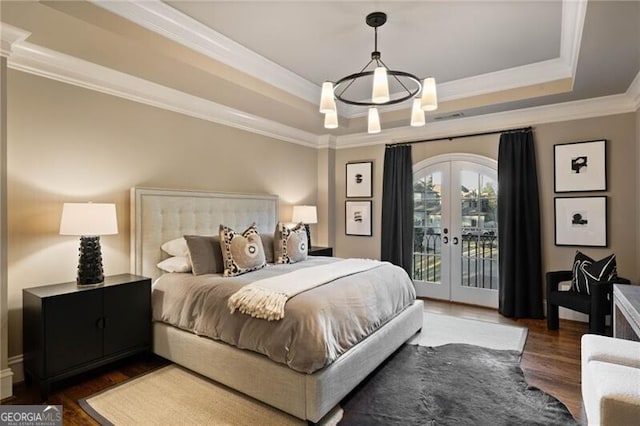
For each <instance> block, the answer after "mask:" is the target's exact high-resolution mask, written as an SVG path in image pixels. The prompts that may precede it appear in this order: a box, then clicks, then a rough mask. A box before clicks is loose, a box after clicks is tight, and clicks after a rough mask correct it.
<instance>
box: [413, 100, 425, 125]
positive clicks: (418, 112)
mask: <svg viewBox="0 0 640 426" xmlns="http://www.w3.org/2000/svg"><path fill="white" fill-rule="evenodd" d="M411 125H412V126H413V127H420V126H424V110H423V109H422V103H421V101H420V99H417V98H416V99H414V100H413V107H412V108H411Z"/></svg>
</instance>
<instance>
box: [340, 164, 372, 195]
mask: <svg viewBox="0 0 640 426" xmlns="http://www.w3.org/2000/svg"><path fill="white" fill-rule="evenodd" d="M372 170H373V161H364V162H360V163H347V174H346V184H347V188H346V192H347V198H356V197H360V198H367V197H372V196H373V179H372V174H371V173H372Z"/></svg>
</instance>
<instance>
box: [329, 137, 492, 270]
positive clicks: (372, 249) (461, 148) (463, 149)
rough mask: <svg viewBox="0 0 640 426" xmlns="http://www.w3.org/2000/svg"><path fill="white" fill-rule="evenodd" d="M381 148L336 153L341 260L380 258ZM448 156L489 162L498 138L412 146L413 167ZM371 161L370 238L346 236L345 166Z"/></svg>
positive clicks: (339, 253)
mask: <svg viewBox="0 0 640 426" xmlns="http://www.w3.org/2000/svg"><path fill="white" fill-rule="evenodd" d="M384 151H385V147H384V145H375V146H368V147H362V148H350V149H339V150H337V151H336V237H335V240H336V253H337V254H336V255H337V256H341V257H350V256H355V257H370V258H374V259H379V258H380V230H381V227H380V224H381V220H382V172H383V167H384ZM449 153H471V154H477V155H483V156H485V157H489V158H492V159H497V157H498V136H497V135H495V136H479V137H474V138H465V139H455V140H453V141H448V140H446V141H435V142H428V143H422V144H415V145H413V149H412V159H413V164H416V163H418V162H420V161H422V160H424V159H427V158H430V157H433V156H436V155H441V154H449ZM369 160H372V161H373V174H374V180H373V198H372V200H373V211H374V216H373V236H371V237H360V236H357V237H356V236H347V235H345V224H344V221H345V218H344V216H345V200H346V196H345V183H344V182H345V175H346V163H348V162H354V161H369Z"/></svg>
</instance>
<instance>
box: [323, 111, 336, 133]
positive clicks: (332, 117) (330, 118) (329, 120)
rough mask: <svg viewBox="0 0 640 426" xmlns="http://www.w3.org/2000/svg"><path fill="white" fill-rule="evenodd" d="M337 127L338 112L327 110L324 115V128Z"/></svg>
mask: <svg viewBox="0 0 640 426" xmlns="http://www.w3.org/2000/svg"><path fill="white" fill-rule="evenodd" d="M337 127H338V112H337V111H329V112H328V113H326V114H325V115H324V128H325V129H336V128H337Z"/></svg>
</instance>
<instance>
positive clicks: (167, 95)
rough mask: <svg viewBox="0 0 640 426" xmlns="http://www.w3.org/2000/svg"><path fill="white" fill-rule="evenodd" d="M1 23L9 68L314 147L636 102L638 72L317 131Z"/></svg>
mask: <svg viewBox="0 0 640 426" xmlns="http://www.w3.org/2000/svg"><path fill="white" fill-rule="evenodd" d="M0 29H1V31H0V36H1V38H0V43H1V45H2V46H8V48H7V49H6V50H7V51H8V52H9V53H10V54H9V55H8V61H7V63H8V66H9V67H10V68H12V69H16V70H19V71H23V72H27V73H31V74H35V75H38V76H42V77H45V78H50V79H53V80H56V81H61V82H64V83H68V84H72V85H75V86H79V87H83V88H86V89H90V90H94V91H97V92H101V93H106V94H110V95H114V96H118V97H121V98H124V99H128V100H131V101H134V102H139V103H143V104H146V105H151V106H154V107H158V108H162V109H165V110H168V111H173V112H177V113H180V114H184V115H188V116H191V117H195V118H199V119H202V120H206V121H210V122H214V123H218V124H222V125H226V126H230V127H234V128H238V129H242V130H245V131H248V132H252V133H256V134H261V135H264V136H268V137H271V138H274V139H279V140H283V141H286V142H291V143H295V144H298V145H303V146H308V147H313V148H337V149H340V148H353V147H359V146H367V145H379V144H386V143H391V142H406V141H409V140H419V139H428V138H433V137H447V136H450V135H452V134H460V133H475V132H482V131H494V130H496V129H504V128H516V127H524V126H531V125H536V124H541V123H553V122H560V121H568V120H578V119H584V118H591V117H599V116H606V115H613V114H624V113H628V112H635V111H637V110H638V109H639V108H640V73H638V75H636V77H635V79H634V80H633V82H632V83H631V85H630V86H629V88H628V89H627V91H626V92H625V93H623V94H618V95H612V96H605V97H600V98H593V99H586V100H580V101H573V102H565V103H561V104H555V105H546V106H540V107H534V108H526V109H520V110H514V111H506V112H499V113H493V114H485V115H481V116H473V117H464V118H460V119H453V120H447V121H439V122H433V123H428V124H427V125H426V126H425V127H422V128H410V127H405V128H395V129H387V130H383V131H382V132H381V133H379V134H375V135H369V134H367V133H358V134H351V135H342V136H334V135H329V134H323V135H316V134H314V133H310V132H306V131H303V130H301V129H297V128H294V127H291V126H287V125H284V124H281V123H278V122H275V121H272V120H267V119H265V118H262V117H259V116H256V115H252V114H248V113H245V112H242V111H240V110H236V109H233V108H229V107H227V106H224V105H221V104H218V103H215V102H212V101H209V100H206V99H203V98H199V97H197V96H193V95H190V94H187V93H184V92H181V91H179V90H175V89H171V88H168V87H166V86H162V85H160V84H157V83H153V82H150V81H148V80H144V79H141V78H139V77H135V76H132V75H130V74H126V73H122V72H120V71H116V70H113V69H110V68H107V67H103V66H101V65H97V64H94V63H91V62H88V61H84V60H82V59H78V58H75V57H72V56H69V55H66V54H63V53H60V52H57V51H54V50H51V49H47V48H44V47H41V46H38V45H36V44H33V43H29V42H27V41H24V38H26V37H28V35H29V33H27V32H24V31H22V30H20V29H18V28H15V27H12V26H10V25H7V24H4V23H1V22H0ZM16 35H17V36H16Z"/></svg>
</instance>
